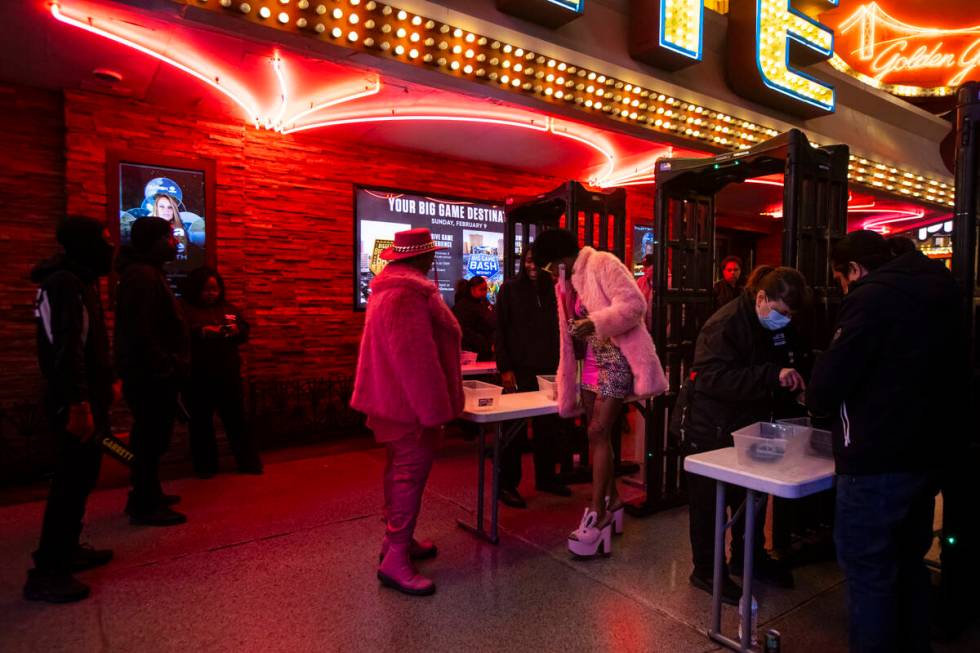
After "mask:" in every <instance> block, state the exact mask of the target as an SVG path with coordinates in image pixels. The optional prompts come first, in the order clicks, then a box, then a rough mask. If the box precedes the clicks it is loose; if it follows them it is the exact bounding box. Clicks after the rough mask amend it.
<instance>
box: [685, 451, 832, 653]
mask: <svg viewBox="0 0 980 653" xmlns="http://www.w3.org/2000/svg"><path fill="white" fill-rule="evenodd" d="M684 469H685V471H688V472H691V473H692V474H698V475H700V476H706V477H708V478H713V479H715V481H716V482H717V485H716V487H717V489H716V491H715V569H714V579H713V583H712V594H711V612H712V616H711V626H710V628H709V629H708V637H709V638H711V639H712V640H714V641H716V642H718V643H719V644H722V645H724V646H726V647H727V648H730V649H732V650H734V651H741V652H743V653H751V651H752V650H753V649H752V647H751V642H752V639H751V638H752V614H751V612H752V610H751V605H750V601H751V596H752V571H753V570H752V563H753V560H754V558H753V552H754V546H755V542H754V540H755V520H756V512H757V506H756V501H757V497H758V495H759V494H760V493H761V494H763V495H765V494H772V495H773V496H777V497H782V498H784V499H800V498H802V497H805V496H809V495H811V494H816V493H817V492H823V491H824V490H829V489H830V488H831V487H833V485H834V461H833V460H831V459H829V458H822V457H817V456H805V457H804V458H802V459H801V461H800V462H799V463H797V464H794V465H792V466H782V465H778V464H772V465H769V464H764V463H757V464H753V465H750V466H747V465H741V464H739V462H738V458H737V456H736V453H735V448H734V447H728V448H726V449H718V450H716V451H708V452H706V453H699V454H695V455H692V456H688V457H687V458H685V459H684ZM726 484H728V485H737V486H740V487H744V488H745V489H746V491H747V492H746V497H745V503H744V504H742V507H741V508H739V509H738V511H737V512H736V513H735V515H733V516H732V519H731V521H728V522H727V523H726V521H725V485H726ZM743 510H744V512H745V558H744V562H743V563H742V569H743V571H742V595H743V596H748V597H750V599H749V601H742V602H741V605H742V606H743V607H744V608H745V609H744V610H743V612H742V614H740V615H739V618H740V619H741V623H742V636H741V638H740V640H741V641H735V640H734V639H731V638H729V637H726V636H725V635H723V634H722V632H721V583H722V579H721V575H722V569H723V567H724V556H725V531H726V530H727V529H728V528H730V527H731V526H732V525H733V524H734V523H735V522H736V521H737V520H738V518H739V515H740V514H741V513H742V511H743Z"/></svg>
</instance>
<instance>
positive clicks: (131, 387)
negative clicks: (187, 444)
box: [123, 379, 177, 513]
mask: <svg viewBox="0 0 980 653" xmlns="http://www.w3.org/2000/svg"><path fill="white" fill-rule="evenodd" d="M123 395H124V396H125V397H126V403H127V404H129V410H130V412H131V413H132V414H133V428H132V431H131V432H130V435H129V440H130V448H131V449H132V450H133V456H134V459H133V465H132V468H131V478H132V483H133V492H132V498H131V503H130V507H131V510H132V511H133V512H134V513H141V512H150V511H153V510H155V509H156V508H157V507H159V506H160V499H161V497H162V496H163V489H162V488H161V487H160V458H161V457H162V456H163V454H164V453H166V451H167V449H169V448H170V438H171V437H172V436H173V431H174V419H175V417H176V414H177V382H176V381H174V380H170V379H166V380H152V381H151V380H142V379H141V380H139V381H133V380H125V381H124V382H123Z"/></svg>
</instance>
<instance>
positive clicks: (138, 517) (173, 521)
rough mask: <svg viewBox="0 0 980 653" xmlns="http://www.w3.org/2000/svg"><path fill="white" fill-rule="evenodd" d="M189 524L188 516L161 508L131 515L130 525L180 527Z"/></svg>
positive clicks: (164, 507)
mask: <svg viewBox="0 0 980 653" xmlns="http://www.w3.org/2000/svg"><path fill="white" fill-rule="evenodd" d="M186 522H187V515H185V514H184V513H181V512H177V511H176V510H172V509H170V508H167V507H166V506H160V507H158V508H157V509H156V510H151V511H149V512H134V513H131V514H130V515H129V523H130V524H134V525H136V526H178V525H180V524H184V523H186Z"/></svg>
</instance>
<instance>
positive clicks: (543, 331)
mask: <svg viewBox="0 0 980 653" xmlns="http://www.w3.org/2000/svg"><path fill="white" fill-rule="evenodd" d="M532 254H533V245H532V246H531V247H528V248H527V251H526V252H525V253H524V257H523V265H522V267H521V271H520V273H519V274H518V275H517V277H516V278H515V279H511V280H510V281H507V282H506V283H504V285H503V286H502V287H501V289H500V293H499V294H498V295H497V305H496V311H495V312H496V314H497V369H498V370H499V371H500V377H501V381H502V383H503V385H504V391H506V392H535V391H537V389H538V379H537V376H538V375H539V374H541V375H553V374H554V373H555V371H556V370H557V369H558V304H557V299H556V297H555V284H554V283H553V282H552V280H551V276H550V275H549V274H548V273H547V272H543V271H541V270H538V268H537V266H536V265H535V264H534V260H533V259H532ZM531 424H532V428H533V429H534V482H535V486H536V488H537V489H538V491H540V492H549V493H551V494H557V495H559V496H565V497H567V496H571V494H572V492H571V490H570V489H569V488H568V487H567V486H565V485H563V484H561V483H560V482H559V481H558V476H557V474H556V473H555V465H556V464H557V462H558V447H559V438H560V434H561V431H562V420H561V418H559V417H558V416H557V415H545V416H542V417H535V418H534V419H533V420H531ZM526 438H527V428H526V426H525V428H524V429H523V431H522V433H521V434H520V435H518V436H516V437H515V438H514V439H513V440H511V441H510V443H509V444H508V446H507V447H506V448H505V449H504V450H503V451H502V452H501V464H500V500H501V501H503V502H504V503H505V504H507V505H509V506H511V507H513V508H525V507H527V504H526V503H525V502H524V498H523V497H522V496H521V494H520V492H518V490H517V487H518V485H520V482H521V451H522V450H523V448H524V442H525V440H526Z"/></svg>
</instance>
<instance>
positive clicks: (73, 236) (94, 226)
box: [57, 215, 105, 256]
mask: <svg viewBox="0 0 980 653" xmlns="http://www.w3.org/2000/svg"><path fill="white" fill-rule="evenodd" d="M103 231H105V224H104V223H102V222H99V221H98V220H96V219H94V218H86V217H84V216H80V215H70V216H68V219H66V220H65V221H64V222H62V223H61V225H60V226H59V227H58V233H57V238H58V243H59V244H60V245H61V246H62V247H64V248H65V253H67V254H68V255H69V256H76V255H78V254H82V253H84V252H85V251H86V250H89V249H91V248H92V246H93V244H94V243H97V242H99V241H101V240H102V232H103Z"/></svg>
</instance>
